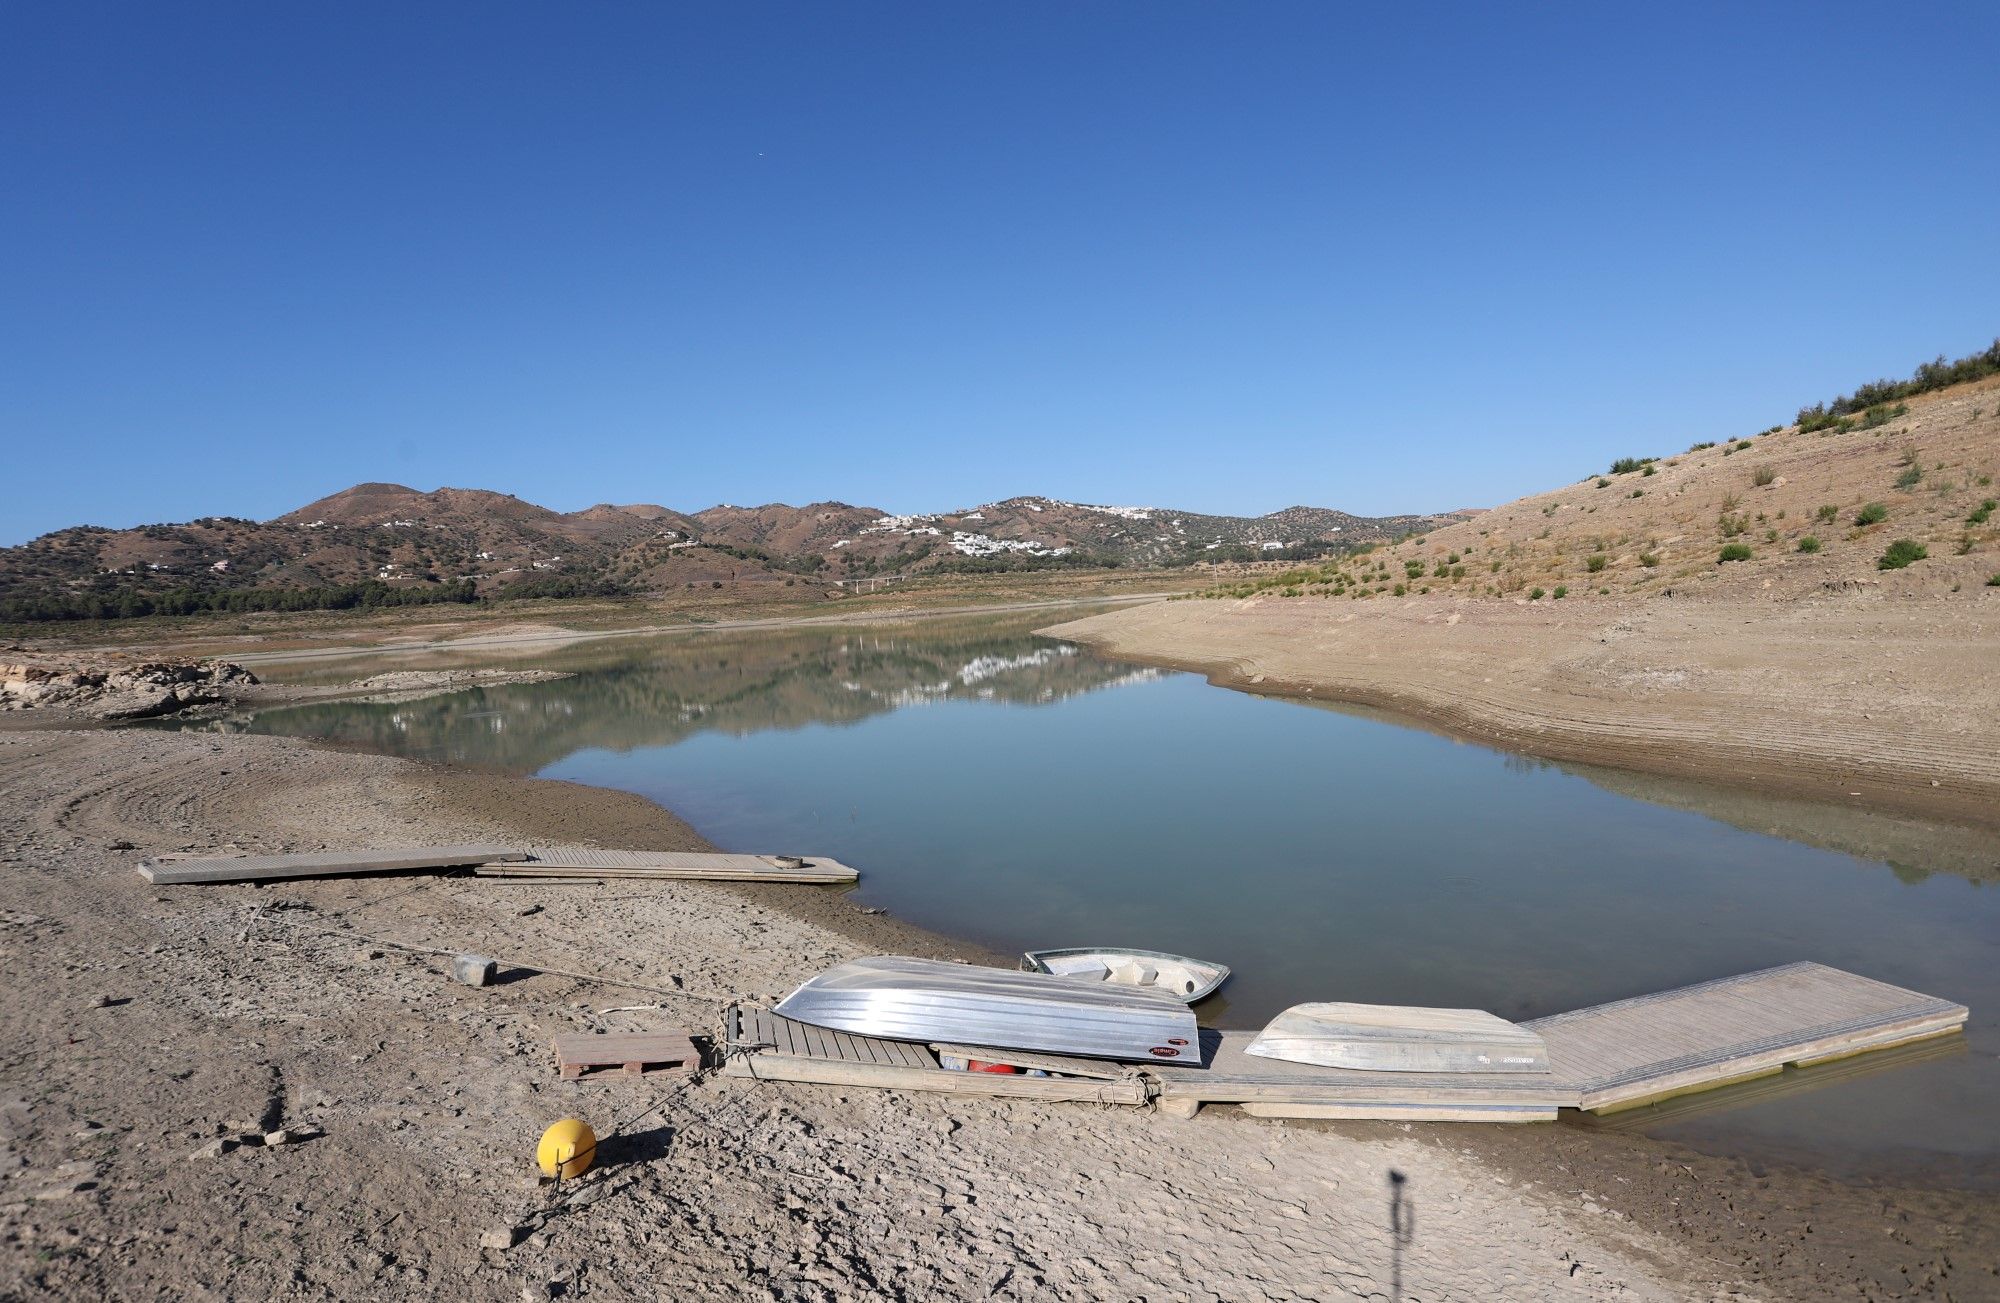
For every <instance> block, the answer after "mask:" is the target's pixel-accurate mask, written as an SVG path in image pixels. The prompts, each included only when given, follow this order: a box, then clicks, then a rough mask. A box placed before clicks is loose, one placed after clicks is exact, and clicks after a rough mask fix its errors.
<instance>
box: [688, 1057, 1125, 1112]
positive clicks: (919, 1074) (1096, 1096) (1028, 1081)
mask: <svg viewBox="0 0 2000 1303" xmlns="http://www.w3.org/2000/svg"><path fill="white" fill-rule="evenodd" d="M723 1071H724V1073H725V1075H728V1076H732V1077H750V1078H754V1079H756V1080H758V1081H799V1082H810V1083H813V1084H816V1085H827V1086H876V1087H880V1088H882V1089H885V1090H928V1091H934V1092H937V1093H940V1094H947V1095H984V1096H994V1097H998V1098H1003V1099H1043V1100H1069V1101H1077V1102H1083V1103H1091V1104H1128V1105H1139V1104H1144V1103H1145V1102H1146V1099H1147V1089H1146V1083H1145V1082H1144V1081H1142V1080H1140V1079H1139V1078H1137V1077H1134V1078H1132V1079H1130V1080H1128V1081H1091V1080H1084V1079H1070V1078H1061V1077H1023V1076H1014V1075H1000V1074H996V1073H991V1072H951V1071H948V1070H946V1069H944V1068H937V1067H931V1068H905V1067H890V1066H886V1065H884V1064H880V1063H848V1062H845V1061H843V1060H839V1059H802V1058H791V1057H788V1056H785V1055H781V1054H744V1055H740V1056H732V1057H731V1058H730V1060H729V1064H728V1066H727V1067H726V1068H724V1069H723Z"/></svg>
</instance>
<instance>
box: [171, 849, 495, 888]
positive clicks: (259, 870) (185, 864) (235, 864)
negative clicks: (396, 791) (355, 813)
mask: <svg viewBox="0 0 2000 1303" xmlns="http://www.w3.org/2000/svg"><path fill="white" fill-rule="evenodd" d="M527 856H528V852H527V851H525V850H523V849H521V848H520V847H518V846H411V847H403V848H400V849H393V850H376V851H317V852H313V853H311V854H303V855H235V856H223V857H220V858H217V859H205V860H176V859H154V860H142V861H141V862H140V864H139V876H140V877H142V878H144V879H145V880H146V881H148V882H151V883H153V884H155V885H157V886H162V887H164V886H174V885H180V884H186V883H209V882H266V881H270V880H273V879H278V878H333V877H347V876H349V875H352V874H359V873H395V872H397V871H399V870H403V869H453V868H463V867H466V866H468V865H474V864H493V863H498V862H499V861H502V860H509V859H514V860H520V859H526V858H527Z"/></svg>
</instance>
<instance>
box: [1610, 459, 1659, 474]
mask: <svg viewBox="0 0 2000 1303" xmlns="http://www.w3.org/2000/svg"><path fill="white" fill-rule="evenodd" d="M1652 460H1653V458H1651V457H1620V458H1619V459H1618V460H1617V461H1615V462H1612V463H1611V473H1612V474H1613V475H1630V474H1631V473H1632V472H1633V471H1636V470H1639V469H1641V468H1642V467H1644V466H1645V465H1646V463H1647V462H1650V461H1652Z"/></svg>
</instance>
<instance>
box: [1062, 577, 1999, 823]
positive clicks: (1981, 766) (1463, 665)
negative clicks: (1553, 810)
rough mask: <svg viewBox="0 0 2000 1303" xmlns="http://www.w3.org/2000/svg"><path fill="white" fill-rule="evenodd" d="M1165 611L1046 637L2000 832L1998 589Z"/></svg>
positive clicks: (1129, 613) (1116, 616)
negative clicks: (1962, 593)
mask: <svg viewBox="0 0 2000 1303" xmlns="http://www.w3.org/2000/svg"><path fill="white" fill-rule="evenodd" d="M1985 591H1986V592H1987V593H1990V594H1991V596H1980V597H1976V598H1966V597H1955V598H1952V599H1950V600H1942V599H1936V598H1929V597H1908V598H1887V597H1882V596H1870V595H1859V594H1847V593H1829V594H1827V595H1825V596H1822V597H1818V598H1809V599H1791V600H1786V601H1776V600H1758V599H1755V598H1744V599H1731V600H1723V599H1704V600H1686V601H1681V600H1675V599H1673V598H1667V597H1661V598H1651V599H1646V598H1633V599H1625V600H1619V599H1608V600H1607V599H1597V600H1594V601H1592V602H1589V603H1582V602H1572V603H1556V602H1539V603H1520V604H1517V603H1514V602H1500V601H1488V600H1478V599H1471V598H1461V597H1442V596H1439V597H1411V598H1406V599H1401V600H1397V601H1371V602H1352V601H1321V600H1315V599H1312V598H1286V597H1279V596H1270V597H1264V596H1259V597H1251V598H1245V599H1241V600H1226V601H1181V602H1161V603H1155V604H1153V605H1150V606H1142V607H1134V608H1128V609H1124V610H1119V611H1113V612H1109V613H1106V614H1103V615H1097V616H1092V617H1090V618H1088V619H1083V620H1076V621H1072V622H1070V623H1067V624H1060V625H1056V626H1054V627H1053V628H1049V629H1045V630H1043V631H1042V632H1044V633H1047V634H1050V635H1054V636H1060V637H1064V638H1073V639H1076V640H1077V641H1079V642H1083V643H1087V644H1089V645H1091V646H1092V647H1095V648H1097V649H1099V650H1101V651H1103V652H1105V653H1107V654H1110V655H1114V656H1119V657H1123V658H1127V659H1132V660H1138V661H1145V662H1149V663H1153V664H1159V665H1170V666H1175V667H1177V668H1182V669H1194V670H1200V671H1203V672H1205V673H1207V674H1208V675H1209V676H1210V677H1211V678H1212V679H1213V680H1215V681H1216V682H1218V683H1221V684H1225V685H1227V686H1230V687H1238V688H1247V689H1250V690H1252V691H1258V692H1270V693H1285V694H1291V695H1296V696H1304V697H1312V698H1315V699H1317V700H1322V701H1347V702H1356V703H1359V704H1364V705H1370V706H1378V707H1383V708H1386V709H1390V710H1393V711H1397V712H1400V713H1404V714H1408V715H1412V716H1415V717H1418V718H1420V719H1424V720H1427V721H1430V722H1432V723H1435V724H1438V725H1440V726H1443V727H1445V728H1448V729H1450V730H1451V731H1453V732H1455V733H1458V734H1461V735H1463V736H1466V737H1470V738H1473V739H1476V740H1479V741H1483V742H1490V743H1492V744H1494V745H1497V746H1501V747H1505V748H1507V749H1509V750H1517V751H1523V752H1527V753H1530V754H1533V755H1539V756H1546V757H1549V758H1551V759H1555V760H1565V761H1576V762H1580V763H1588V764H1596V765H1605V766H1609V767H1612V768H1619V769H1630V770H1638V771H1642V772H1653V773H1661V774H1669V775H1675V776H1680V777H1688V778H1697V779H1702V780H1706V781H1709V782H1720V783H1726V784H1731V785H1740V786H1743V787H1746V788H1755V789H1760V790H1765V791H1770V792H1776V793H1782V794H1786V795H1794V796H1803V797H1807V798H1810V799H1814V800H1821V801H1830V802H1836V803H1842V804H1852V805H1856V806H1862V807H1868V808H1876V809H1886V810H1895V811H1901V812H1907V813H1911V814H1915V815H1918V816H1921V817H1926V818H1936V819H1944V820H1949V821H1953V822H1961V823H1969V824H1974V825H1979V826H1983V827H1989V828H1990V827H2000V589H1988V590H1985Z"/></svg>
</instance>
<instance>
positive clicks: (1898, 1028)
mask: <svg viewBox="0 0 2000 1303" xmlns="http://www.w3.org/2000/svg"><path fill="white" fill-rule="evenodd" d="M727 1018H728V1022H727V1026H726V1034H725V1041H726V1043H727V1045H728V1048H729V1049H730V1050H731V1051H732V1052H731V1053H730V1055H729V1066H728V1069H727V1070H728V1071H729V1072H730V1073H731V1074H733V1075H736V1076H743V1077H756V1078H759V1079H762V1080H776V1081H805V1082H820V1083H826V1084H834V1085H847V1086H883V1087H889V1088H896V1089H906V1090H939V1091H949V1092H952V1093H956V1094H979V1095H1004V1096H1027V1097H1034V1098H1042V1099H1087V1100H1092V1101H1096V1102H1099V1103H1117V1104H1144V1103H1147V1102H1153V1103H1156V1104H1158V1105H1159V1107H1161V1108H1162V1109H1165V1110H1169V1111H1172V1112H1176V1113H1179V1114H1181V1115H1183V1116H1187V1115H1191V1114H1192V1113H1193V1112H1194V1111H1195V1110H1197V1109H1199V1108H1200V1107H1201V1106H1202V1105H1203V1104H1211V1103H1217V1104H1220V1103H1228V1104H1237V1105H1240V1106H1241V1107H1242V1108H1243V1110H1244V1111H1245V1112H1247V1113H1251V1114H1254V1115H1256V1116H1260V1117H1298V1118H1315V1117H1317V1118H1356V1119H1359V1118H1375V1119H1394V1120H1405V1121H1421V1122H1475V1121H1476V1122H1535V1121H1548V1120H1551V1119H1553V1118H1554V1117H1555V1116H1556V1113H1557V1111H1558V1110H1560V1109H1565V1108H1569V1109H1587V1110H1591V1111H1594V1112H1610V1111H1613V1110H1618V1109H1625V1108H1634V1107H1637V1106H1639V1105H1642V1104H1649V1103H1653V1102H1655V1101H1658V1100H1661V1099H1667V1098H1671V1097H1673V1096H1676V1095H1682V1094H1687V1093H1691V1092H1695V1091H1703V1090H1712V1089H1714V1088H1716V1087H1719V1086H1727V1085H1733V1084H1735V1083H1738V1082H1742V1081H1747V1080H1751V1079H1753V1078H1756V1077H1762V1076H1768V1075H1771V1074H1774V1073H1778V1072H1782V1071H1783V1070H1784V1068H1785V1067H1786V1066H1787V1065H1792V1066H1810V1065H1813V1064H1818V1063H1824V1062H1827V1061H1829V1060H1831V1059H1836V1058H1842V1057H1845V1056H1848V1055H1853V1054H1861V1053H1866V1052H1868V1051H1872V1050H1881V1049H1887V1048H1890V1047H1892V1046H1901V1045H1910V1044H1912V1043H1915V1042H1921V1041H1926V1040H1930V1039H1932V1038H1936V1037H1941V1036H1948V1035H1951V1034H1953V1033H1956V1032H1958V1031H1960V1030H1961V1029H1962V1028H1963V1027H1964V1025H1965V1020H1966V1008H1965V1006H1964V1005H1961V1004H1954V1003H1952V1002H1951V1001H1949V1000H1940V999H1937V998H1936V997H1934V996H1928V995H1921V994H1919V993H1917V992H1915V991H1906V990H1904V989H1903V988H1901V987H1896V986H1891V985H1889V984H1888V983H1886V982H1878V981H1875V980H1873V979H1871V978H1866V977H1861V976H1858V975H1856V974H1854V973H1847V972H1842V971H1841V970H1839V969H1837V968H1828V967H1826V966H1825V965H1823V964H1813V963H1799V964H1786V965H1784V966H1783V967H1780V968H1768V969H1764V970H1762V971H1760V972H1755V973H1745V974H1742V975H1741V976H1738V977H1726V978H1721V979H1719V980H1717V981H1712V982H1702V983H1699V984H1697V985H1695V986H1687V987H1681V988H1679V989H1677V990H1673V991H1665V992H1662V993H1660V994H1658V995H1647V996H1639V997H1637V998H1634V999H1630V1000H1618V1001H1614V1002H1612V1003H1610V1004H1603V1005H1597V1006H1594V1007H1592V1008H1588V1009H1579V1010H1576V1011H1575V1012H1573V1013H1564V1014H1556V1015H1554V1016H1553V1017H1549V1018H1542V1019H1538V1020H1536V1021H1534V1022H1529V1023H1524V1024H1522V1025H1523V1026H1524V1027H1526V1028H1527V1029H1529V1030H1531V1031H1534V1032H1536V1033H1537V1034H1539V1035H1540V1036H1541V1037H1542V1039H1543V1041H1544V1042H1545V1044H1546V1045H1547V1046H1548V1052H1549V1061H1550V1071H1549V1072H1547V1073H1515V1072H1504V1073H1415V1072H1367V1071H1361V1070H1356V1069H1350V1068H1326V1067H1318V1066H1314V1065H1311V1064H1303V1063H1289V1062H1286V1061H1283V1060H1278V1059H1266V1058H1260V1057H1257V1056H1253V1055H1248V1054H1245V1053H1244V1049H1245V1047H1246V1046H1248V1045H1249V1044H1250V1042H1251V1041H1252V1040H1254V1039H1255V1038H1256V1035H1257V1033H1255V1032H1251V1031H1213V1030H1208V1029H1204V1030H1203V1031H1202V1033H1201V1051H1202V1059H1201V1065H1200V1066H1199V1067H1197V1066H1195V1065H1194V1064H1181V1065H1168V1064H1159V1063H1147V1064H1143V1065H1127V1064H1116V1063H1103V1062H1098V1061H1095V1060H1075V1059H1064V1060H1061V1062H1060V1064H1058V1063H1057V1062H1054V1061H1052V1060H1054V1059H1055V1058H1056V1056H1050V1055H1024V1054H1019V1053H1015V1052H1012V1051H1005V1050H991V1049H978V1048H975V1047H967V1046H922V1045H914V1044H910V1043H907V1042H902V1041H884V1040H878V1039H875V1038H872V1037H866V1036H852V1035H849V1034H847V1033H844V1032H831V1031H825V1030H822V1029H820V1028H817V1027H809V1026H807V1025H806V1024H804V1023H798V1022H793V1021H791V1020H790V1019H786V1018H780V1017H778V1016H777V1015H776V1014H773V1013H770V1012H769V1011H767V1010H763V1009H757V1008H752V1007H749V1006H735V1007H733V1008H732V1009H731V1010H730V1011H729V1013H728V1015H727ZM935 1051H942V1052H944V1053H948V1054H954V1055H958V1056H960V1057H966V1058H980V1059H986V1060H989V1061H994V1062H1001V1063H1011V1064H1015V1065H1017V1066H1021V1067H1039V1068H1042V1069H1044V1070H1046V1071H1051V1072H1057V1073H1063V1074H1065V1075H1064V1076H1060V1077H1047V1078H1044V1077H1024V1076H1014V1075H995V1074H987V1073H971V1072H955V1071H950V1070H947V1069H944V1068H941V1067H939V1066H938V1061H937V1057H936V1053H935Z"/></svg>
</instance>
